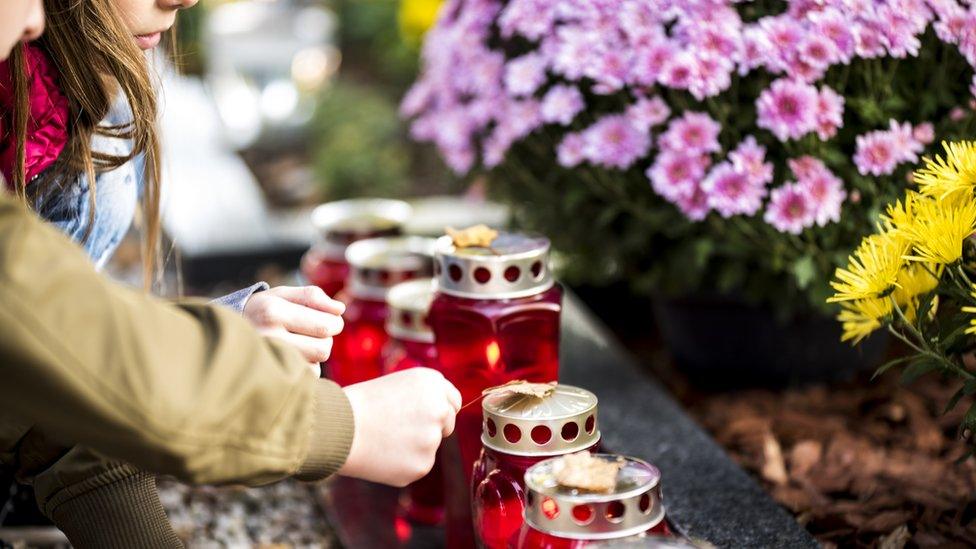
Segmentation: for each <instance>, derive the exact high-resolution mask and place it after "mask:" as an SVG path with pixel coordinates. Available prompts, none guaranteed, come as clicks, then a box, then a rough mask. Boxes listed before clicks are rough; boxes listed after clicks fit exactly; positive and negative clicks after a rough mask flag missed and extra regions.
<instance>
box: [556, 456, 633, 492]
mask: <svg viewBox="0 0 976 549" xmlns="http://www.w3.org/2000/svg"><path fill="white" fill-rule="evenodd" d="M623 465H624V461H623V459H618V460H616V461H609V460H606V459H601V458H596V457H593V456H592V455H591V454H590V453H589V452H586V451H583V452H577V453H575V454H569V455H567V456H563V457H562V458H560V459H559V461H558V462H557V463H556V464H555V465H554V466H553V471H554V473H555V476H556V482H558V483H559V485H560V486H563V487H565V488H576V489H577V490H585V491H587V492H601V493H610V492H613V490H614V488H616V487H617V473H619V472H620V468H621V467H623Z"/></svg>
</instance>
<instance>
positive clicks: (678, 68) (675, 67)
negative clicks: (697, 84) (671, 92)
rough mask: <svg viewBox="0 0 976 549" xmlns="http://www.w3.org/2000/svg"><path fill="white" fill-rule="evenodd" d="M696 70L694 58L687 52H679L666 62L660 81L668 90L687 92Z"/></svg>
mask: <svg viewBox="0 0 976 549" xmlns="http://www.w3.org/2000/svg"><path fill="white" fill-rule="evenodd" d="M696 70H697V66H696V63H695V58H694V56H693V55H692V54H691V53H689V52H687V51H683V50H678V51H677V52H675V54H674V55H673V56H672V57H670V58H669V59H668V60H667V61H665V63H664V66H663V67H662V68H661V74H660V76H659V77H658V81H659V82H660V83H661V84H662V85H664V86H666V87H668V88H672V89H676V90H687V89H688V88H689V87H690V86H691V84H692V81H693V80H694V78H695V74H696Z"/></svg>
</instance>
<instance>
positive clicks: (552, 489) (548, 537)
mask: <svg viewBox="0 0 976 549" xmlns="http://www.w3.org/2000/svg"><path fill="white" fill-rule="evenodd" d="M594 457H596V458H597V459H603V460H607V461H617V460H618V459H623V460H624V464H623V467H622V468H621V469H620V471H619V472H618V473H617V485H616V486H615V487H614V489H613V490H612V491H610V492H608V493H594V492H583V491H579V490H577V489H575V488H567V487H564V486H561V485H560V484H559V483H558V482H557V481H556V474H555V473H556V471H557V470H558V468H559V467H560V466H561V465H562V461H561V459H559V458H556V459H549V460H546V461H543V462H540V463H539V464H537V465H534V466H532V467H530V468H529V470H528V471H527V472H526V473H525V486H526V490H527V495H526V508H525V524H524V525H522V532H521V534H520V535H519V539H518V544H517V547H518V549H579V548H582V547H593V546H596V545H598V544H600V543H602V542H605V541H607V540H614V541H623V540H639V539H642V538H651V537H653V536H662V535H669V534H670V532H669V531H668V527H667V523H666V522H665V520H664V503H663V501H662V500H661V472H660V471H658V469H657V468H656V467H654V466H653V465H651V464H649V463H647V462H645V461H641V460H639V459H634V458H629V457H627V458H621V457H619V456H614V455H610V454H596V455H595V456H594Z"/></svg>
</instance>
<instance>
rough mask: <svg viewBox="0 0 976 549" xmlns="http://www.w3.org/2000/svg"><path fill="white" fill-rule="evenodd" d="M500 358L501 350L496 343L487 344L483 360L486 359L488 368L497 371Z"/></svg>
mask: <svg viewBox="0 0 976 549" xmlns="http://www.w3.org/2000/svg"><path fill="white" fill-rule="evenodd" d="M501 357H502V350H501V348H500V347H499V346H498V342H497V341H494V340H492V341H491V343H489V344H488V347H486V348H485V358H487V359H488V367H489V368H491V369H492V370H495V369H497V368H498V362H499V360H501Z"/></svg>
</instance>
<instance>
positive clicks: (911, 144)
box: [888, 120, 925, 162]
mask: <svg viewBox="0 0 976 549" xmlns="http://www.w3.org/2000/svg"><path fill="white" fill-rule="evenodd" d="M888 133H889V134H891V137H892V139H893V140H894V143H895V154H896V156H897V157H898V162H918V155H919V153H921V152H922V151H923V150H925V145H923V144H922V143H921V142H920V141H919V140H917V139H915V131H914V129H913V128H912V125H911V124H910V123H908V122H905V123H902V124H899V123H898V122H896V121H894V120H890V121H889V122H888Z"/></svg>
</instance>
